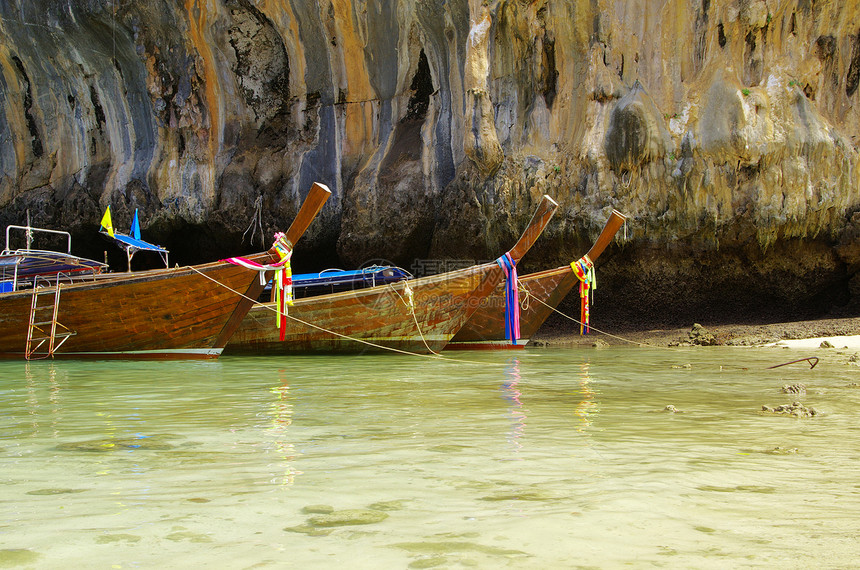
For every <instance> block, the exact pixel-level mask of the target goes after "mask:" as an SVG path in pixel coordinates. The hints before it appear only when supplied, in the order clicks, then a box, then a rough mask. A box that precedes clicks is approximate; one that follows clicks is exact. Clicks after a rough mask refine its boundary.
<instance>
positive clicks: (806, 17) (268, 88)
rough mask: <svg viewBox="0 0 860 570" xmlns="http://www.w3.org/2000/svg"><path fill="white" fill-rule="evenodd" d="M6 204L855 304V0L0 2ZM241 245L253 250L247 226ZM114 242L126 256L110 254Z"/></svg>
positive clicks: (256, 244) (727, 295)
mask: <svg viewBox="0 0 860 570" xmlns="http://www.w3.org/2000/svg"><path fill="white" fill-rule="evenodd" d="M0 17H2V21H0V103H2V105H0V222H2V223H3V225H4V226H5V225H7V224H10V223H14V224H21V223H23V222H24V221H25V219H26V212H27V211H29V212H30V216H31V219H32V222H33V223H34V224H35V225H41V226H47V227H54V228H64V229H68V230H70V231H72V232H73V233H74V234H75V238H76V243H78V244H79V245H80V247H81V248H82V249H81V250H80V251H78V253H82V254H87V255H90V256H92V257H97V258H100V257H101V255H102V254H101V251H102V250H103V249H109V248H110V247H111V246H108V245H106V244H105V243H103V242H101V241H100V240H99V239H98V238H97V237H96V229H97V227H98V222H99V220H100V218H101V213H102V212H103V210H104V208H105V207H106V206H107V205H108V204H110V205H111V207H112V211H113V213H114V224H115V225H116V226H118V227H121V228H127V227H128V225H129V224H130V221H131V216H132V213H133V211H134V209H135V208H139V209H140V211H141V219H142V222H143V231H144V235H145V236H146V237H147V238H149V239H150V240H151V241H155V242H157V243H162V244H164V245H167V246H168V247H170V249H171V259H173V260H176V261H178V262H180V263H187V262H197V261H202V260H208V259H212V258H215V257H218V256H223V255H225V254H228V253H229V254H235V253H241V252H246V251H250V250H255V249H259V248H260V247H261V245H260V239H261V236H265V240H266V241H268V240H270V239H271V235H272V233H273V232H274V231H275V230H276V229H283V228H284V227H285V226H286V225H287V224H288V223H289V221H290V220H291V218H292V216H293V214H294V213H295V211H296V209H297V207H298V205H299V204H300V202H301V198H302V196H303V195H304V193H305V192H307V189H308V188H309V187H310V184H311V183H312V182H313V181H319V182H323V183H325V184H327V185H328V186H329V187H330V188H331V189H332V190H333V192H334V195H335V196H334V198H333V199H331V200H330V201H329V203H328V205H327V206H326V207H325V209H324V211H323V214H322V216H321V218H320V219H319V220H318V221H317V222H316V223H315V224H314V225H313V226H312V227H311V229H310V230H309V232H308V234H306V237H305V238H304V240H303V242H302V244H301V248H300V250H297V252H296V257H295V259H296V263H297V265H300V264H302V263H304V264H306V265H307V266H308V268H310V266H311V265H317V266H319V267H317V268H319V269H322V268H323V266H329V265H335V264H336V265H343V266H356V265H360V264H362V263H365V262H368V261H370V260H374V259H379V258H385V259H389V260H392V261H394V262H397V263H400V264H402V265H405V266H406V267H407V268H410V267H412V266H413V265H414V261H415V260H416V259H418V260H421V259H430V258H436V259H443V258H444V259H456V260H473V259H474V260H478V259H489V258H495V257H497V256H498V255H499V254H500V253H501V252H502V251H504V249H506V248H507V247H508V246H509V245H511V244H512V243H513V241H514V240H515V238H516V236H517V234H518V232H519V231H520V230H521V229H522V228H523V226H524V225H525V223H526V222H527V221H528V219H529V217H530V215H531V213H532V209H533V206H534V205H535V204H536V200H537V199H538V198H539V197H540V195H541V194H544V193H548V194H550V195H551V196H553V197H554V198H555V199H556V200H557V201H558V202H559V203H560V204H561V205H562V211H560V212H559V214H557V215H556V217H555V220H554V221H553V223H552V225H551V226H550V228H549V229H548V231H547V232H546V234H545V236H544V237H543V238H542V239H541V240H540V241H539V242H538V244H537V246H536V248H535V249H534V251H533V252H532V253H531V254H530V255H529V256H528V257H527V258H526V260H525V261H524V265H525V266H524V268H523V269H524V270H528V269H537V268H544V267H547V266H550V265H558V264H561V263H567V262H569V261H571V260H573V259H576V258H578V257H579V256H580V255H582V253H584V251H585V250H586V249H587V247H588V244H589V243H590V242H591V240H593V239H594V238H595V237H596V235H597V233H598V232H599V230H600V228H601V227H602V225H603V222H604V221H605V220H606V218H607V216H608V214H609V212H610V211H611V209H612V208H616V209H618V210H620V211H622V212H624V213H625V214H627V215H628V216H629V218H630V221H629V225H628V228H627V231H626V236H625V237H623V238H621V239H619V240H617V245H615V246H613V247H612V248H610V250H609V251H608V252H607V253H605V254H604V256H603V257H602V258H601V264H602V266H601V267H600V268H599V273H600V275H601V291H599V293H598V295H599V297H601V298H604V299H605V302H598V303H597V304H596V305H595V306H594V308H593V315H594V316H595V317H596V318H598V319H599V318H601V317H602V316H604V317H606V318H608V317H610V316H612V317H615V318H617V319H618V321H619V322H622V321H624V320H630V319H649V320H651V319H655V318H657V317H660V318H664V319H669V318H670V317H671V316H674V317H677V318H678V319H679V320H680V321H681V322H689V320H686V319H687V318H688V315H694V316H695V317H697V318H699V319H704V318H716V317H719V316H720V315H728V314H735V315H738V314H740V315H750V316H757V315H759V314H765V313H774V312H782V313H783V314H782V315H780V316H783V317H784V316H804V317H808V316H810V315H811V314H814V313H820V312H822V311H825V310H828V309H833V308H834V307H836V308H838V307H842V310H843V312H844V311H848V312H849V314H851V313H852V311H853V314H860V271H858V270H860V190H858V187H860V184H858V183H860V173H858V149H857V144H858V139H857V137H858V135H860V132H858V131H860V104H858V103H860V100H858V98H860V93H858V86H860V1H858V0H848V1H837V0H815V1H814V2H812V1H810V0H796V1H793V2H790V1H776V0H768V1H765V0H734V1H727V0H702V1H701V2H699V1H694V2H690V1H687V0H684V1H682V0H667V1H665V2H659V3H655V2H652V3H642V2H628V3H617V2H609V1H608V0H592V1H591V2H569V1H562V0H538V1H535V2H528V3H525V2H521V1H516V0H507V1H505V0H495V1H481V0H421V1H417V0H403V1H400V2H394V1H391V0H379V1H377V2H372V3H367V2H347V1H344V0H319V1H317V0H314V1H312V2H311V1H307V0H292V1H291V2H286V1H284V0H256V1H252V0H185V1H184V2H162V1H158V0H136V1H135V2H115V1H110V0H31V1H30V2H26V3H23V2H5V3H2V4H0ZM252 242H253V243H252ZM117 253H118V252H117Z"/></svg>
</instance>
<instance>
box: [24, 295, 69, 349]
mask: <svg viewBox="0 0 860 570" xmlns="http://www.w3.org/2000/svg"><path fill="white" fill-rule="evenodd" d="M60 287H61V286H60V283H57V286H56V287H55V288H54V290H53V291H51V288H50V287H49V288H43V287H34V288H33V300H32V301H31V303H30V326H29V327H28V328H27V348H26V352H25V353H24V358H26V359H27V360H33V359H36V358H48V357H49V356H54V352H55V351H56V350H57V349H58V348H60V347H61V346H63V343H64V342H66V341H67V340H68V339H69V337H70V336H73V335H74V334H75V333H74V332H72V331H70V330H69V329H68V328H67V327H65V326H64V325H62V324H61V323H58V322H57V311H58V310H59V308H60ZM40 299H42V300H45V301H47V302H45V303H42V304H39V300H40ZM49 325H50V327H49ZM58 327H59V329H60V330H59V331H58V330H57V329H58ZM58 341H59V342H58ZM45 343H48V346H47V350H45V351H44V352H38V351H39V349H40V348H42V347H43V346H45ZM34 355H35V356H34Z"/></svg>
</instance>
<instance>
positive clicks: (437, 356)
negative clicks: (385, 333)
mask: <svg viewBox="0 0 860 570" xmlns="http://www.w3.org/2000/svg"><path fill="white" fill-rule="evenodd" d="M187 267H188V268H189V269H191V270H193V271H195V272H197V273H199V274H200V275H202V276H203V277H205V278H206V279H208V280H210V281H212V282H213V283H215V284H217V285H219V286H221V287H223V288H225V289H227V290H228V291H230V292H231V293H233V294H235V295H238V296H239V297H241V298H243V299H247V300H249V301H251V302H253V303H255V304H257V300H256V299H252V298H251V297H248V296H247V295H245V294H244V293H240V292H239V291H236V290H235V289H233V288H232V287H230V286H229V285H226V284H224V283H221V282H220V281H218V280H217V279H214V278H212V277H210V276H208V275H206V274H205V273H203V272H202V271H200V270H199V269H197V268H196V267H194V266H193V265H189V266H187ZM260 306H261V307H265V308H266V310H269V311H273V312H274V311H276V309H273V308H272V307H269V306H268V305H265V304H260ZM287 318H288V319H292V320H294V321H296V322H297V323H299V324H302V325H305V326H307V327H311V328H314V329H317V330H319V331H322V332H324V333H328V334H331V335H334V336H337V337H340V338H344V339H347V340H351V341H354V342H358V343H361V344H365V345H367V346H372V347H374V348H378V349H381V350H388V351H390V352H396V353H399V354H405V355H407V356H419V357H422V358H430V359H433V360H441V361H443V362H458V363H463V364H477V365H480V366H500V367H503V368H506V367H507V366H508V365H507V364H502V363H498V362H480V361H477V360H466V359H463V358H451V357H449V356H442V355H441V354H439V353H436V352H433V351H432V350H431V351H430V352H431V353H432V354H421V353H419V352H410V351H408V350H402V349H399V348H394V347H391V346H385V345H382V344H377V343H375V342H370V341H369V340H364V339H361V338H355V337H352V336H349V335H345V334H342V333H339V332H336V331H333V330H329V329H327V328H325V327H321V326H319V325H315V324H313V323H309V322H306V321H304V320H302V319H299V318H297V317H295V316H293V315H290V314H287ZM422 339H423V335H422ZM425 346H426V341H425ZM428 350H429V347H428Z"/></svg>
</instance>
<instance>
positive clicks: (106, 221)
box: [102, 206, 113, 237]
mask: <svg viewBox="0 0 860 570" xmlns="http://www.w3.org/2000/svg"><path fill="white" fill-rule="evenodd" d="M102 227H103V228H104V229H106V230H107V233H108V235H109V236H110V237H113V222H111V220H110V206H108V207H107V210H105V215H104V216H102Z"/></svg>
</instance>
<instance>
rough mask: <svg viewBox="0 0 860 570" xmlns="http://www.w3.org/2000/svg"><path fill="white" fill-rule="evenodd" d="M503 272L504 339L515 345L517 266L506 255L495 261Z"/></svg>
mask: <svg viewBox="0 0 860 570" xmlns="http://www.w3.org/2000/svg"><path fill="white" fill-rule="evenodd" d="M496 263H498V264H499V267H501V268H502V271H504V272H505V339H507V340H510V341H511V344H514V345H515V344H517V339H518V338H520V298H519V292H518V291H517V264H516V262H515V261H514V260H513V258H512V257H511V254H510V253H506V254H505V255H503V256H502V257H500V258H498V259H497V260H496Z"/></svg>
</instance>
